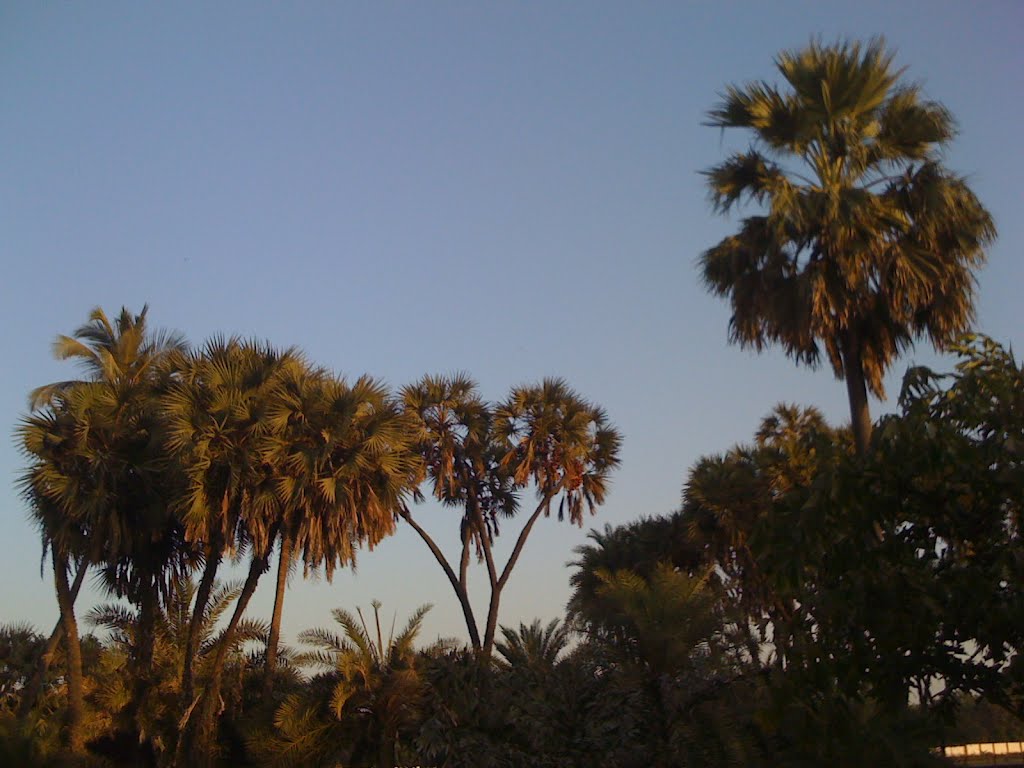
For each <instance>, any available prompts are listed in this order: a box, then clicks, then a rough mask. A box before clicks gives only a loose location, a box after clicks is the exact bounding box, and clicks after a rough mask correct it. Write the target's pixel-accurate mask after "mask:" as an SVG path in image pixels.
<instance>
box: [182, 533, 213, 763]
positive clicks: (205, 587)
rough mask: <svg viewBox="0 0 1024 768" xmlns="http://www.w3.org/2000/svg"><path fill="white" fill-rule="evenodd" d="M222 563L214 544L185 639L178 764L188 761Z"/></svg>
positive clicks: (200, 581) (200, 583) (209, 552)
mask: <svg viewBox="0 0 1024 768" xmlns="http://www.w3.org/2000/svg"><path fill="white" fill-rule="evenodd" d="M214 550H216V551H214ZM220 563H221V553H220V550H219V548H217V547H214V546H212V545H211V546H210V548H209V549H208V550H207V553H206V565H205V566H204V567H203V577H202V578H201V579H200V580H199V589H198V590H197V591H196V602H195V605H193V606H192V617H191V618H190V619H189V622H188V637H187V638H186V640H185V660H184V663H183V664H182V668H181V696H180V697H179V700H178V708H179V710H180V711H181V712H182V716H181V721H180V722H179V723H178V739H177V743H176V744H175V748H174V764H175V765H184V764H185V752H184V750H185V747H186V744H185V734H186V732H187V726H188V721H189V720H190V719H191V716H192V712H193V709H194V707H195V704H196V702H195V701H194V699H195V695H196V682H195V665H196V661H198V659H197V657H198V655H199V641H200V639H201V637H200V634H201V632H202V626H203V623H204V621H205V619H206V606H207V604H208V603H209V602H210V595H211V594H213V585H214V583H215V582H216V580H217V570H218V569H219V568H220Z"/></svg>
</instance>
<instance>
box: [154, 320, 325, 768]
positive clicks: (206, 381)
mask: <svg viewBox="0 0 1024 768" xmlns="http://www.w3.org/2000/svg"><path fill="white" fill-rule="evenodd" d="M307 365H308V364H307V363H306V361H305V359H304V358H303V356H302V355H301V354H300V353H298V352H297V351H295V350H284V351H280V350H277V349H274V348H272V347H270V346H268V345H266V344H261V343H257V342H243V341H240V340H238V339H228V340H223V339H214V340H213V341H211V342H210V343H209V344H207V346H206V349H205V350H204V351H203V352H202V353H201V354H200V355H199V356H197V357H195V358H193V359H192V360H191V361H190V364H189V365H188V366H187V367H186V369H185V371H184V373H183V374H182V376H181V377H180V378H179V381H178V383H177V384H176V385H174V386H171V387H169V388H168V391H167V395H166V396H165V397H164V398H163V408H164V413H165V418H166V420H167V422H168V447H169V449H170V451H171V452H172V453H173V454H174V455H175V456H176V457H177V461H178V462H179V463H180V464H181V465H182V467H183V472H184V475H185V478H186V487H187V491H186V494H185V498H186V503H185V504H184V508H183V510H182V516H183V520H184V524H185V536H186V538H187V539H188V540H189V541H191V542H194V543H196V544H197V545H198V546H200V548H201V549H202V551H203V554H204V558H205V565H204V573H203V576H202V579H201V581H200V586H199V591H198V594H197V597H196V602H195V605H194V607H193V614H192V619H191V622H190V631H189V639H188V643H189V646H190V647H189V652H188V653H187V654H186V662H187V663H188V665H189V666H188V667H187V668H184V669H183V681H182V683H183V684H182V696H181V703H182V705H183V707H184V712H185V713H186V715H187V716H186V717H184V718H183V720H182V728H181V730H180V733H179V740H178V744H177V746H176V748H175V754H176V761H177V762H179V763H183V762H185V761H186V760H188V761H190V762H192V763H194V764H197V765H199V764H207V763H209V762H211V761H213V760H214V759H215V754H214V753H215V741H216V730H217V719H218V713H219V708H220V696H221V687H222V685H223V682H224V665H225V663H226V661H227V658H228V653H229V649H230V648H231V644H232V638H233V636H234V634H235V633H236V631H237V630H238V627H239V626H240V625H241V622H242V617H243V616H244V614H245V610H246V608H247V607H248V604H249V601H250V600H251V598H252V595H253V593H254V592H255V591H256V587H257V585H258V583H259V580H260V578H261V577H262V575H263V574H264V573H265V572H266V571H267V569H268V567H269V564H270V557H271V554H272V550H273V546H274V542H275V541H276V540H277V537H278V533H279V531H280V528H281V523H282V509H281V506H280V504H279V501H278V494H277V490H276V488H275V484H276V482H277V476H276V474H275V471H274V468H273V467H272V466H270V465H269V464H267V462H266V461H265V460H264V458H263V453H262V452H263V450H264V442H265V441H266V440H267V439H268V435H269V433H270V426H269V425H270V421H269V413H270V408H271V406H272V403H273V401H274V398H275V396H276V395H275V393H276V387H277V385H278V382H279V380H280V378H281V377H282V376H284V375H285V374H286V372H288V371H290V370H292V369H298V370H304V369H305V368H306V367H307ZM246 549H247V550H248V551H249V568H248V573H247V575H246V579H245V582H244V583H243V586H242V590H241V593H240V594H239V597H238V600H237V601H236V602H235V608H234V610H233V611H232V613H231V616H230V618H229V619H228V622H227V625H226V627H225V630H224V632H225V638H226V640H225V642H223V643H221V644H220V645H219V646H218V648H217V649H216V651H215V652H214V655H213V658H212V660H211V661H210V673H209V676H208V678H207V681H206V686H205V689H204V690H203V693H202V697H201V699H199V701H198V702H197V701H195V700H192V699H193V685H194V669H193V667H194V663H195V652H196V648H197V642H198V635H197V632H198V629H199V626H200V622H201V617H202V615H203V612H204V611H205V610H206V601H207V600H208V599H209V596H210V590H211V589H212V584H213V581H214V579H215V576H216V572H217V569H218V567H219V564H220V562H221V560H222V558H223V557H224V556H225V555H229V554H231V553H235V552H238V551H243V550H246Z"/></svg>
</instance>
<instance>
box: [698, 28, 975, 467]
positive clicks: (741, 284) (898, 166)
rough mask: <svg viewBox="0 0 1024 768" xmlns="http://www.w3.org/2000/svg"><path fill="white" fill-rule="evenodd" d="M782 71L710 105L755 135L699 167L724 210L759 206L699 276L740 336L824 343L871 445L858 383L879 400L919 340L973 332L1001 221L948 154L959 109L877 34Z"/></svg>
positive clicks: (794, 348)
mask: <svg viewBox="0 0 1024 768" xmlns="http://www.w3.org/2000/svg"><path fill="white" fill-rule="evenodd" d="M776 66H777V68H778V70H779V72H780V74H781V75H782V77H783V79H784V80H785V83H786V84H787V86H788V88H786V89H784V90H780V89H779V88H777V87H776V86H775V85H772V84H769V83H766V82H756V83H751V84H749V85H747V86H745V87H742V88H741V87H736V86H730V87H729V88H728V89H727V90H726V92H725V93H724V95H723V98H722V101H721V102H720V103H719V104H718V105H717V106H716V107H715V108H714V109H712V110H711V112H710V113H709V124H710V125H712V126H715V127H718V128H722V129H725V128H745V129H748V130H750V131H751V132H752V133H753V142H752V144H751V146H750V148H749V149H747V150H746V151H744V152H738V153H736V154H733V155H732V156H731V157H729V158H728V159H727V160H726V161H725V162H723V163H721V164H720V165H717V166H715V167H713V168H711V169H710V170H708V171H707V172H706V174H705V175H706V176H707V179H708V186H709V189H710V194H711V200H712V202H713V204H714V206H715V208H716V209H717V210H718V211H720V212H723V213H725V212H729V211H730V210H732V208H733V207H734V206H735V205H736V204H738V203H741V202H752V203H754V204H756V205H757V206H759V207H760V209H761V210H760V211H759V212H758V214H757V215H753V216H749V217H747V218H745V219H743V221H742V222H741V224H740V228H739V231H738V232H737V233H736V234H734V235H730V236H729V237H727V238H725V239H724V240H722V241H721V242H720V243H719V244H718V245H716V246H714V247H712V248H710V249H708V250H707V251H705V252H704V254H703V255H702V257H701V265H702V269H703V277H704V281H705V283H706V284H707V286H708V288H709V289H710V290H711V291H712V292H713V293H716V294H718V295H720V296H725V297H728V298H729V299H730V302H731V304H732V318H731V321H730V333H731V337H732V339H733V340H734V341H737V342H739V343H740V344H743V345H750V346H753V347H754V348H756V349H758V350H760V349H761V348H763V347H764V346H766V345H767V344H769V343H778V344H781V345H782V346H783V348H784V349H785V350H786V353H787V354H788V355H789V356H791V357H793V358H795V359H796V360H797V362H799V363H805V364H809V365H812V366H813V365H816V364H817V363H818V362H819V358H820V356H821V353H822V348H823V349H824V352H825V355H826V356H827V357H828V360H829V362H830V364H831V366H832V369H833V371H834V372H835V374H836V376H837V377H839V378H846V379H847V384H848V387H851V392H850V398H851V409H852V410H857V411H859V412H858V413H854V414H853V415H854V428H855V430H857V429H858V428H859V427H861V426H863V427H864V429H865V430H866V433H865V435H863V436H862V435H860V434H858V445H859V446H861V449H862V450H863V447H864V445H866V434H867V433H869V432H870V420H867V421H866V426H865V424H864V420H865V418H866V416H867V410H866V408H867V400H866V392H865V391H864V390H865V387H866V389H867V391H870V392H871V393H872V394H874V395H877V396H879V397H884V394H885V393H884V388H883V385H882V377H883V375H884V373H885V371H886V370H887V369H888V368H889V366H891V365H892V363H893V361H894V360H895V358H896V357H897V356H898V355H899V354H900V352H901V351H903V350H905V349H906V348H908V347H909V346H910V345H911V344H912V343H913V342H914V340H915V339H917V338H920V337H922V336H927V338H928V339H929V340H930V341H931V342H932V343H933V344H935V345H936V346H939V347H942V346H943V345H944V344H946V343H948V341H949V340H950V339H951V337H952V336H953V335H954V334H955V333H957V332H960V331H962V330H964V329H965V328H966V326H967V324H968V323H969V322H970V320H971V318H972V315H973V289H974V279H973V273H972V270H973V269H974V268H976V267H978V266H980V265H981V264H982V262H983V261H984V250H983V249H984V247H985V246H986V245H987V244H988V243H990V242H991V241H992V240H993V238H994V237H995V227H994V225H993V223H992V219H991V216H990V215H989V213H988V211H986V210H985V208H984V207H983V206H982V205H981V203H980V202H979V201H978V199H977V198H976V197H975V196H974V194H973V192H972V191H971V190H970V188H969V187H968V185H967V183H966V182H965V181H964V179H962V178H960V177H958V176H955V175H953V174H952V173H950V172H949V171H948V170H947V169H946V168H944V167H943V165H942V163H941V152H942V150H943V148H944V147H945V146H946V144H947V143H948V142H949V141H950V140H951V139H952V138H953V136H954V134H955V126H954V121H953V118H952V116H951V115H950V113H949V112H948V111H947V110H946V109H945V108H944V107H943V106H942V105H941V104H938V103H937V102H933V101H928V100H926V99H925V98H924V97H923V95H922V93H921V90H920V87H919V86H917V85H914V84H907V83H901V82H900V78H901V75H902V74H903V71H902V70H900V69H896V68H894V67H893V55H892V53H890V52H888V51H887V50H886V49H885V46H884V43H883V41H881V40H874V41H872V42H870V43H869V44H867V45H865V46H862V45H860V44H856V43H842V44H837V45H832V46H823V45H820V44H817V43H815V44H812V45H811V46H810V47H808V48H806V49H804V50H802V51H795V52H784V53H782V54H780V55H779V56H778V58H777V60H776ZM852 388H856V389H857V390H858V391H857V392H854V390H853V389H852ZM861 398H862V399H863V404H861V403H860V402H859V400H860V399H861ZM855 401H857V402H855ZM858 420H860V425H858Z"/></svg>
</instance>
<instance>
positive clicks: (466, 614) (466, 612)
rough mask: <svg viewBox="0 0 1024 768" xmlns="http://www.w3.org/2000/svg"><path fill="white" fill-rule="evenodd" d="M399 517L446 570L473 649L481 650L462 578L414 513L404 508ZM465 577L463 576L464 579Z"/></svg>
mask: <svg viewBox="0 0 1024 768" xmlns="http://www.w3.org/2000/svg"><path fill="white" fill-rule="evenodd" d="M399 515H401V517H402V519H403V520H405V521H406V522H407V523H408V524H409V525H411V526H412V528H413V530H414V531H416V533H418V534H419V536H420V538H421V539H423V541H424V542H425V543H426V545H427V547H428V548H429V549H430V551H431V553H432V554H433V555H434V559H435V560H437V562H438V565H440V566H441V568H442V569H443V570H444V573H445V575H446V576H447V577H448V581H449V582H451V585H452V589H453V590H455V596H456V597H458V599H459V605H461V606H462V615H463V618H465V620H466V630H467V631H468V632H469V640H470V642H471V643H472V645H473V649H474V650H477V651H479V650H480V632H479V630H478V629H477V626H476V618H475V617H474V616H473V607H472V606H471V605H470V603H469V594H468V592H467V591H466V588H465V586H464V584H463V583H461V581H460V578H459V577H458V576H456V575H455V571H453V570H452V567H451V565H449V564H448V559H447V558H446V557H445V556H444V553H443V552H442V551H441V548H440V547H438V546H437V544H436V543H435V542H434V540H433V539H432V538H431V537H430V534H429V533H427V532H426V531H425V530H423V527H422V526H421V525H420V524H419V523H417V522H416V521H415V520H414V519H413V517H412V513H411V512H409V510H408V508H406V507H403V508H402V509H401V510H400V512H399ZM465 546H466V543H465V542H463V547H464V549H463V551H464V552H466V553H467V554H468V550H466V549H465ZM464 578H465V576H464V575H463V579H464Z"/></svg>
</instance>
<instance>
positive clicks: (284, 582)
mask: <svg viewBox="0 0 1024 768" xmlns="http://www.w3.org/2000/svg"><path fill="white" fill-rule="evenodd" d="M294 547H295V541H294V538H293V537H292V536H290V535H286V534H284V533H282V534H281V554H280V556H279V557H278V561H277V589H276V591H275V592H274V614H273V616H272V617H271V619H270V637H269V639H268V640H267V661H266V665H265V666H264V669H263V696H264V698H265V699H267V700H269V698H270V696H272V695H273V693H274V670H275V669H276V667H277V645H278V643H279V642H280V640H281V615H282V613H283V612H284V593H285V591H286V590H287V588H288V569H289V567H290V566H291V560H292V549H293V548H294Z"/></svg>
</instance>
